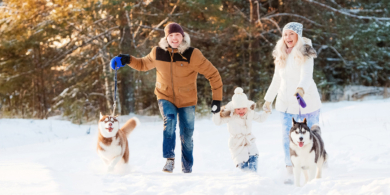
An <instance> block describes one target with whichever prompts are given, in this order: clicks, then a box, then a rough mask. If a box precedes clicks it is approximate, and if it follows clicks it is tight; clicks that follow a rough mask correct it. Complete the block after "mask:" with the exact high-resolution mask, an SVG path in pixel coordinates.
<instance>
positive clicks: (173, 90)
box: [169, 50, 176, 104]
mask: <svg viewBox="0 0 390 195" xmlns="http://www.w3.org/2000/svg"><path fill="white" fill-rule="evenodd" d="M169 55H171V54H169ZM174 55H175V53H173V50H172V56H171V83H172V92H173V103H174V104H176V97H175V86H174V85H173V67H172V63H173V56H174Z"/></svg>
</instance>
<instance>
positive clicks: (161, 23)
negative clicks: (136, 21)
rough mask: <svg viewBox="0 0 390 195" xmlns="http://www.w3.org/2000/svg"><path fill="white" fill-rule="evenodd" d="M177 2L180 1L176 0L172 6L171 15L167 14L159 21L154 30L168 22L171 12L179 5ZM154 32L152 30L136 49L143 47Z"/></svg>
mask: <svg viewBox="0 0 390 195" xmlns="http://www.w3.org/2000/svg"><path fill="white" fill-rule="evenodd" d="M179 2H180V0H177V2H176V4H175V6H173V8H172V11H171V13H169V14H168V16H167V17H166V18H165V19H164V20H163V21H161V22H160V23H159V24H158V25H157V26H155V27H154V28H156V29H158V28H160V26H161V25H163V24H164V23H165V22H167V21H168V19H169V17H170V16H172V14H173V12H174V11H175V10H176V8H177V4H179ZM154 31H155V30H154V29H153V30H152V31H151V32H150V33H149V35H148V36H147V37H146V38H145V40H144V41H143V42H142V43H141V44H139V45H137V47H140V46H142V45H144V44H145V43H146V40H148V39H149V37H150V36H151V35H152V34H153V33H154Z"/></svg>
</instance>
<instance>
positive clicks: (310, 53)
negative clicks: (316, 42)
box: [301, 37, 317, 58]
mask: <svg viewBox="0 0 390 195" xmlns="http://www.w3.org/2000/svg"><path fill="white" fill-rule="evenodd" d="M302 38H303V42H304V44H303V47H302V48H301V52H302V55H303V56H305V57H307V58H310V57H312V58H316V57H317V52H316V50H315V49H314V48H313V46H312V44H311V40H310V39H308V38H306V37H302Z"/></svg>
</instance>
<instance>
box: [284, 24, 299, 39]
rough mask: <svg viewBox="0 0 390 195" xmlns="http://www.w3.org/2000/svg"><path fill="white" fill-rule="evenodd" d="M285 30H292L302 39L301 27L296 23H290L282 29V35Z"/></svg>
mask: <svg viewBox="0 0 390 195" xmlns="http://www.w3.org/2000/svg"><path fill="white" fill-rule="evenodd" d="M285 30H292V31H294V32H295V33H297V34H298V35H299V37H302V31H303V25H302V24H301V23H298V22H290V23H287V24H286V26H284V27H283V33H284V31H285Z"/></svg>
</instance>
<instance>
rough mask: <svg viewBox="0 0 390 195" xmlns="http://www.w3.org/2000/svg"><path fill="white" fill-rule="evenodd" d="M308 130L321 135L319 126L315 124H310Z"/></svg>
mask: <svg viewBox="0 0 390 195" xmlns="http://www.w3.org/2000/svg"><path fill="white" fill-rule="evenodd" d="M310 131H311V132H313V133H318V135H321V128H320V126H318V125H317V124H314V125H313V126H311V128H310Z"/></svg>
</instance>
